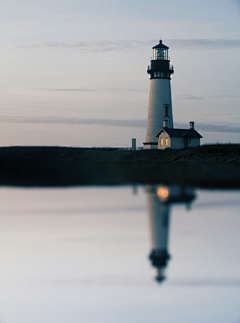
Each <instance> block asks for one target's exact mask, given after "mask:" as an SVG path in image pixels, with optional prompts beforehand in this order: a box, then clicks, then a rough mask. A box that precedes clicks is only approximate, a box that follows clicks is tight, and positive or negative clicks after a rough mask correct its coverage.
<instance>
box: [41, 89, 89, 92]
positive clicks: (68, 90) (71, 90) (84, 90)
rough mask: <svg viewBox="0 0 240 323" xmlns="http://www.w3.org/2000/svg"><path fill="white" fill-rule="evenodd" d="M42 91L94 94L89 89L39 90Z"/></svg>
mask: <svg viewBox="0 0 240 323" xmlns="http://www.w3.org/2000/svg"><path fill="white" fill-rule="evenodd" d="M41 90H43V91H53V92H58V91H59V92H95V90H91V89H41Z"/></svg>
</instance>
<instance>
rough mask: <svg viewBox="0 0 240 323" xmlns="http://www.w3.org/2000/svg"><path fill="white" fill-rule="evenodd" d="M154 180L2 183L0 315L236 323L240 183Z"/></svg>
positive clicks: (11, 319) (6, 322)
mask: <svg viewBox="0 0 240 323" xmlns="http://www.w3.org/2000/svg"><path fill="white" fill-rule="evenodd" d="M159 188H160V187H140V188H132V187H116V188H113V187H106V188H64V189H20V188H1V189H0V200H1V203H0V221H1V225H0V230H1V232H0V239H1V242H0V245H1V267H0V268H1V271H0V273H1V275H0V283H1V289H0V290H1V292H0V322H1V323H15V322H18V323H19V322H20V323H21V322H24V323H32V322H34V323H40V322H41V323H42V322H45V323H48V322H49V323H50V322H51V323H53V322H54V323H55V322H57V323H63V322H64V323H65V322H71V323H72V322H90V323H103V322H104V323H108V322H109V323H110V322H111V323H112V322H114V323H120V322H121V323H122V322H125V323H128V322H129V323H130V322H131V323H142V322H144V323H145V322H154V323H155V322H156V323H157V322H158V323H159V322H170V323H172V322H174V323H175V322H178V323H179V322H185V323H188V322H191V323H192V322H194V323H197V322H199V323H200V322H201V323H202V322H211V323H212V322H218V323H221V322H224V323H225V322H234V323H235V322H240V311H239V303H240V252H239V249H240V235H239V229H240V192H239V191H205V190H197V191H193V190H188V191H184V192H183V191H181V189H179V188H176V187H175V188H172V187H170V188H165V187H161V188H160V190H159ZM187 200H188V203H186V201H187ZM150 254H152V255H153V254H154V257H153V256H152V257H151V259H150V258H149V255H150ZM168 255H169V256H170V257H169V258H168ZM156 263H157V265H156Z"/></svg>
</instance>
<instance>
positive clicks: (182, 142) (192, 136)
mask: <svg viewBox="0 0 240 323" xmlns="http://www.w3.org/2000/svg"><path fill="white" fill-rule="evenodd" d="M156 137H158V149H165V148H172V149H182V148H188V147H197V146H200V138H202V136H201V135H200V134H199V133H198V132H197V131H196V130H195V129H194V122H190V128H189V129H178V128H168V127H167V124H166V122H164V124H163V128H162V129H161V130H160V131H159V133H158V134H157V135H156Z"/></svg>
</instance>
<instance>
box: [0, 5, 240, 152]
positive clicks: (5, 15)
mask: <svg viewBox="0 0 240 323" xmlns="http://www.w3.org/2000/svg"><path fill="white" fill-rule="evenodd" d="M0 18H1V19H0V28H1V30H2V37H1V40H0V45H1V51H0V57H1V78H0V79H1V96H0V100H1V101H0V108H1V110H0V129H1V133H0V146H3V145H64V146H66V145H67V146H88V147H91V146H123V147H124V146H129V145H131V138H136V139H137V146H142V143H143V142H144V141H145V135H146V120H147V109H148V96H149V85H150V84H149V83H150V81H149V78H148V75H147V73H146V67H147V65H148V63H149V61H150V59H151V56H152V47H153V46H154V45H156V44H157V43H158V41H159V39H160V38H161V39H163V42H164V43H165V44H166V45H167V46H169V48H170V50H169V54H170V58H171V63H172V64H173V66H174V68H175V73H174V74H173V76H172V81H171V84H172V97H173V99H172V100H173V112H174V116H173V118H174V126H175V127H188V122H189V121H195V126H196V129H197V130H198V131H199V132H200V133H201V134H202V135H203V140H202V142H203V143H209V142H240V111H239V110H240V73H239V71H240V62H239V57H240V1H238V0H229V1H224V0H208V1H207V0H202V1H199V0H198V1H196V0H191V1H190V0H184V1H183V0H178V1H177V0H169V1H162V0H148V1H147V0H145V1H140V0H138V1H137V0H132V1H129V0H128V1H126V0H121V1H120V0H112V1H110V0H101V1H96V0H88V1H85V0H82V1H81V0H68V1H67V0H58V1H56V0H55V1H53V0H41V1H40V0H35V1H32V0H31V1H30V0H21V1H20V0H8V1H7V0H0Z"/></svg>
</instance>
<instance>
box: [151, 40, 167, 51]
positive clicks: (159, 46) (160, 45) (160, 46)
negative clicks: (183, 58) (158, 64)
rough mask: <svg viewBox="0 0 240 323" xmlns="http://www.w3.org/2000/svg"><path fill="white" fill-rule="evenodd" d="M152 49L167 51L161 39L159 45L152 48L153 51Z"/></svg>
mask: <svg viewBox="0 0 240 323" xmlns="http://www.w3.org/2000/svg"><path fill="white" fill-rule="evenodd" d="M154 48H163V49H169V47H167V46H166V45H164V44H163V43H162V40H161V39H160V40H159V44H157V45H156V46H154V47H153V49H154Z"/></svg>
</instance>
